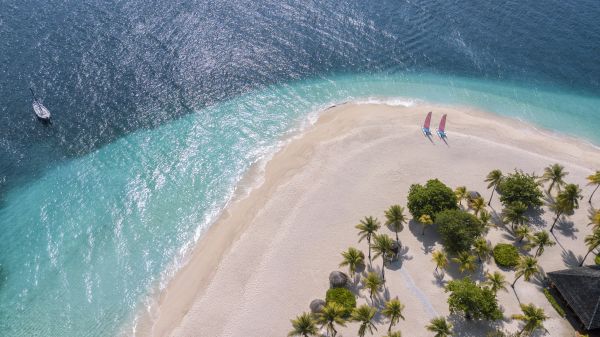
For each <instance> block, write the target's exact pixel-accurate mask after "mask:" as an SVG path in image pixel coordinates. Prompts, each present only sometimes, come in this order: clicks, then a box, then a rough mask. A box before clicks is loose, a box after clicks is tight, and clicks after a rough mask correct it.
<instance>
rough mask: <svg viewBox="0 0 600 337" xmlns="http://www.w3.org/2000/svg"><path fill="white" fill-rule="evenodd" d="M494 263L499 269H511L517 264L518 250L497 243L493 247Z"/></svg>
mask: <svg viewBox="0 0 600 337" xmlns="http://www.w3.org/2000/svg"><path fill="white" fill-rule="evenodd" d="M494 261H496V264H497V265H499V266H501V267H507V268H512V267H514V266H516V265H517V263H519V250H518V249H517V247H515V246H513V245H511V244H508V243H499V244H497V245H496V247H494Z"/></svg>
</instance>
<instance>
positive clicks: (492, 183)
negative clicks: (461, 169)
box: [485, 170, 503, 206]
mask: <svg viewBox="0 0 600 337" xmlns="http://www.w3.org/2000/svg"><path fill="white" fill-rule="evenodd" d="M502 178H503V176H502V171H500V170H492V171H490V173H488V175H487V176H486V177H485V182H486V183H488V185H487V188H488V190H489V189H490V188H491V189H492V194H491V195H490V200H489V201H488V206H489V205H490V204H491V202H492V198H493V197H494V191H496V189H497V188H498V184H500V182H501V181H502Z"/></svg>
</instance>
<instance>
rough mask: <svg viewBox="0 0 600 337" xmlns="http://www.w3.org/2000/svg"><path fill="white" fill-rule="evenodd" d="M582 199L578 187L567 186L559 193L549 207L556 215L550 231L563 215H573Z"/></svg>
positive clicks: (573, 185)
mask: <svg viewBox="0 0 600 337" xmlns="http://www.w3.org/2000/svg"><path fill="white" fill-rule="evenodd" d="M581 198H583V196H582V195H581V189H580V188H579V185H575V184H568V185H567V186H565V189H564V190H563V191H560V192H559V193H558V195H557V197H556V201H555V202H554V204H553V205H551V207H550V208H551V209H552V210H553V211H554V213H555V214H556V218H555V219H554V222H553V223H552V227H550V231H551V232H552V231H553V230H554V225H556V222H557V221H558V218H560V216H561V215H563V214H573V212H574V211H575V210H576V209H578V208H579V200H580V199H581Z"/></svg>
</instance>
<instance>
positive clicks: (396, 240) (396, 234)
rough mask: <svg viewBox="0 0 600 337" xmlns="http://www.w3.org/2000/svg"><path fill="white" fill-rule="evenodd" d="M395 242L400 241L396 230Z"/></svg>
mask: <svg viewBox="0 0 600 337" xmlns="http://www.w3.org/2000/svg"><path fill="white" fill-rule="evenodd" d="M396 242H400V239H398V231H396Z"/></svg>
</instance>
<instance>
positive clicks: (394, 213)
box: [385, 205, 406, 242]
mask: <svg viewBox="0 0 600 337" xmlns="http://www.w3.org/2000/svg"><path fill="white" fill-rule="evenodd" d="M385 218H386V221H385V225H386V226H391V227H392V228H393V229H394V232H396V242H400V240H399V239H398V232H402V230H403V229H404V224H405V223H406V217H405V216H404V207H402V206H400V205H392V206H390V208H389V209H388V210H387V211H385Z"/></svg>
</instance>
